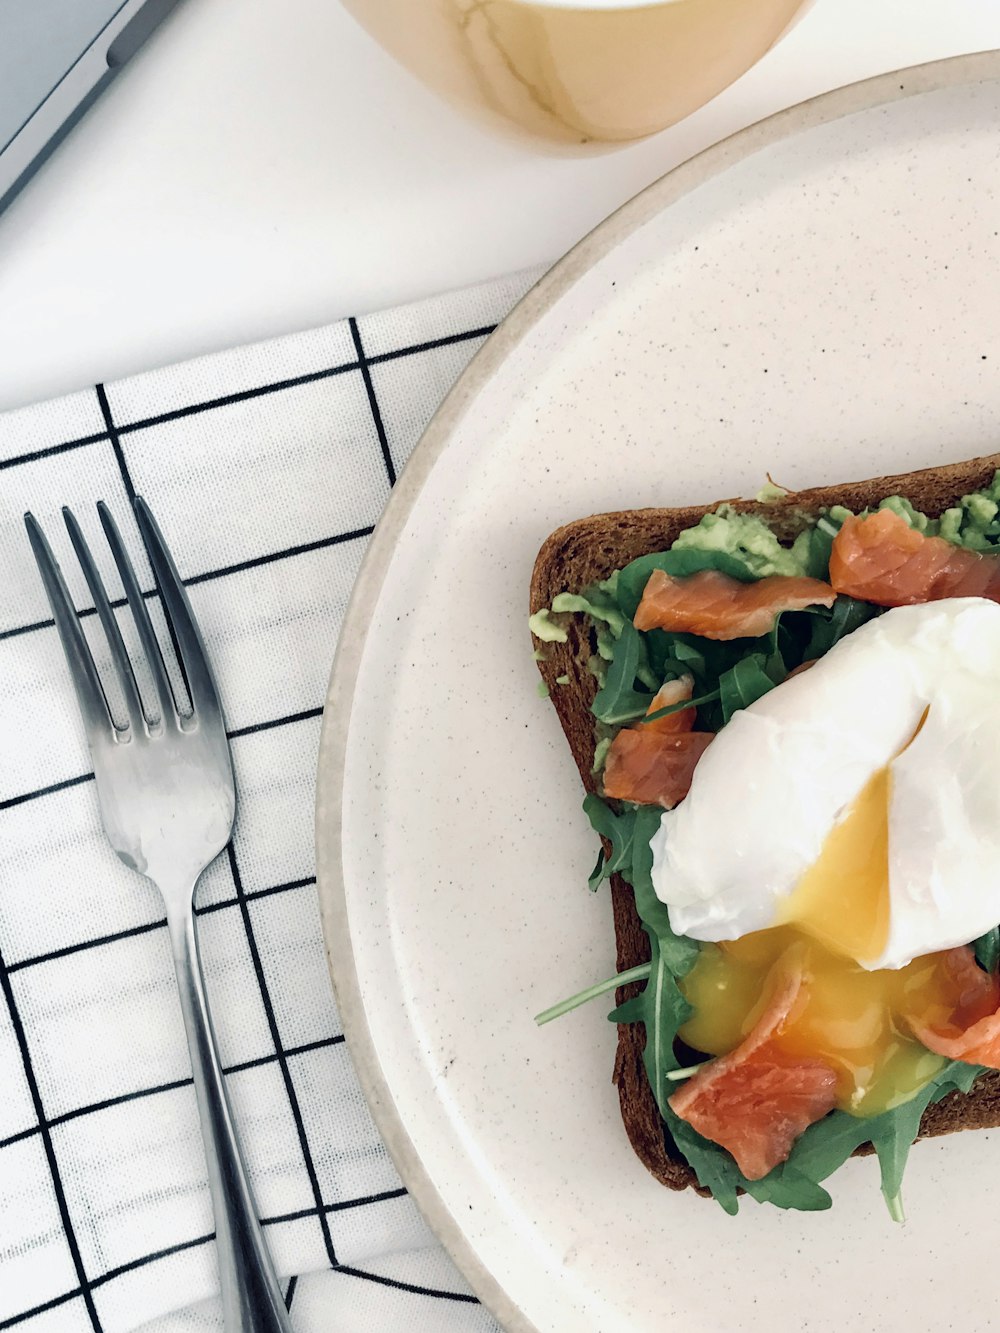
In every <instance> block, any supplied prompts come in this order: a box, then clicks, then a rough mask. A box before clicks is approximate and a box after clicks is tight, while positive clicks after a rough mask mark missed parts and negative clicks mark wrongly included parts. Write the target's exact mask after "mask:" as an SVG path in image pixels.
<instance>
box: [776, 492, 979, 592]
mask: <svg viewBox="0 0 1000 1333" xmlns="http://www.w3.org/2000/svg"><path fill="white" fill-rule="evenodd" d="M830 582H831V583H832V584H833V586H834V588H836V590H837V592H841V593H846V594H847V595H848V596H850V597H858V598H861V599H862V600H863V601H866V602H874V603H875V604H876V605H878V606H912V605H913V604H914V603H916V602H937V601H940V600H941V599H942V598H943V597H988V598H989V599H990V600H991V601H994V602H1000V559H998V558H997V557H996V556H993V555H980V554H979V553H978V552H977V551H966V550H964V549H963V548H962V547H961V546H953V545H952V544H951V542H947V541H945V540H944V538H943V537H927V536H925V535H924V534H923V533H922V532H917V530H916V529H915V528H911V527H910V525H909V524H908V523H907V521H906V519H905V518H901V517H900V516H899V514H896V513H893V511H892V510H891V509H880V510H878V512H877V513H874V514H868V515H867V516H866V517H864V518H857V517H855V516H854V515H852V516H851V517H850V518H847V519H845V520H844V523H843V526H842V527H841V529H840V531H839V532H838V533H837V535H836V537H835V538H834V539H833V549H832V551H831V552H830ZM751 586H753V585H751Z"/></svg>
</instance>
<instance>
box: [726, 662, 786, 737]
mask: <svg viewBox="0 0 1000 1333" xmlns="http://www.w3.org/2000/svg"><path fill="white" fill-rule="evenodd" d="M766 660H767V659H766V658H765V657H764V655H763V654H762V653H753V654H751V655H750V656H749V657H741V658H740V660H739V661H738V662H737V663H736V665H735V666H732V667H730V668H729V670H728V671H726V672H724V673H723V674H722V675H721V676H720V677H719V703H720V705H721V707H722V717H723V721H724V722H728V721H729V719H730V718H731V717H732V716H733V714H734V713H735V712H737V711H738V710H739V709H740V708H748V707H749V706H750V704H752V703H755V702H756V701H757V700H758V699H760V698H762V697H763V696H764V695H765V694H767V692H768V690H773V689H774V687H775V685H776V684H779V683H780V682H778V681H775V680H772V678H771V677H770V676H769V675H768V674H767V672H766V671H765V670H764V663H765V661H766Z"/></svg>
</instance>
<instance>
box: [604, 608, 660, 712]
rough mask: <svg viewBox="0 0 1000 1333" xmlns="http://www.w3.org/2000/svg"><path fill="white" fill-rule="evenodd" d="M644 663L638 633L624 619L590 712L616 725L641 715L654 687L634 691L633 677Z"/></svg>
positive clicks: (644, 651)
mask: <svg viewBox="0 0 1000 1333" xmlns="http://www.w3.org/2000/svg"><path fill="white" fill-rule="evenodd" d="M645 665H646V650H645V646H644V644H643V642H642V636H641V635H640V633H639V631H638V630H637V629H636V628H635V626H634V625H633V624H632V623H631V621H628V620H627V621H625V622H624V624H623V626H622V632H621V635H620V636H619V638H618V641H617V644H616V647H615V655H614V660H613V661H612V663H611V666H610V667H609V668H608V675H607V679H606V681H605V682H604V685H603V686H602V688H601V689H600V690H599V691H598V692H597V697H596V698H595V699H594V702H593V704H592V705H591V711H592V712H593V714H594V716H595V717H596V718H597V719H598V721H600V722H604V723H605V724H606V725H608V726H620V725H621V724H622V723H625V722H634V721H635V719H636V718H638V717H642V716H643V715H644V714H645V712H646V710H647V709H648V708H649V705H650V704H651V703H652V700H653V695H654V693H655V690H645V689H643V690H637V689H636V688H635V687H636V678H637V676H638V674H639V670H640V668H641V667H643V666H645Z"/></svg>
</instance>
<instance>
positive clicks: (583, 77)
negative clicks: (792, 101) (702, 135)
mask: <svg viewBox="0 0 1000 1333" xmlns="http://www.w3.org/2000/svg"><path fill="white" fill-rule="evenodd" d="M808 2H809V0H344V3H345V4H346V6H347V8H348V9H349V10H350V11H351V13H352V14H353V15H354V16H355V17H356V18H357V19H358V20H359V22H360V23H362V24H363V25H364V27H366V28H367V29H368V31H369V32H370V33H371V34H372V35H373V36H374V37H375V38H377V40H378V41H379V42H380V43H381V44H382V45H383V46H384V47H385V48H386V50H388V51H389V52H391V54H392V55H394V56H395V57H396V58H397V59H398V60H399V61H400V62H401V63H402V64H404V65H405V66H407V68H409V69H411V70H412V71H413V72H414V73H415V74H417V75H419V77H420V78H421V79H423V80H424V82H426V83H427V84H429V85H430V86H431V87H432V88H434V89H436V90H437V91H438V92H440V93H442V94H444V96H446V97H447V98H449V99H450V100H451V101H453V102H457V103H459V104H460V105H462V106H465V107H467V108H470V109H474V110H476V111H478V112H480V113H483V112H485V113H486V114H487V115H489V116H491V117H492V118H493V119H494V120H497V119H502V120H503V121H505V122H506V123H507V124H508V125H510V124H511V123H513V124H515V125H517V126H520V127H521V128H523V129H527V130H529V131H531V132H532V133H534V134H537V135H541V136H543V137H544V138H547V139H549V140H553V141H557V142H559V143H563V144H567V145H569V144H593V143H605V144H607V143H614V142H621V141H626V140H629V139H637V138H639V137H641V136H642V135H644V134H651V133H653V131H655V130H659V129H663V128H664V126H666V125H672V124H674V122H675V121H678V120H681V119H682V118H683V117H684V116H686V115H688V114H689V113H690V112H691V111H694V110H695V108H696V107H699V106H701V105H703V103H705V102H707V101H708V100H709V99H710V98H712V97H714V96H715V94H716V93H718V92H721V91H722V89H723V88H725V87H726V86H727V85H728V84H730V83H732V82H733V80H734V79H737V78H739V76H740V75H741V74H742V73H744V71H745V70H747V69H749V68H750V66H751V65H752V64H753V63H754V62H755V61H757V60H759V59H760V57H761V56H762V55H763V54H764V52H765V51H767V50H768V48H769V47H771V46H772V45H773V44H774V43H775V42H776V41H777V40H778V38H779V37H780V36H781V35H782V33H783V32H785V30H786V29H787V28H788V27H789V25H790V24H791V23H792V21H793V20H794V18H795V17H796V15H797V14H798V13H799V12H800V11H801V10H802V9H804V8H805V6H806V4H807V3H808Z"/></svg>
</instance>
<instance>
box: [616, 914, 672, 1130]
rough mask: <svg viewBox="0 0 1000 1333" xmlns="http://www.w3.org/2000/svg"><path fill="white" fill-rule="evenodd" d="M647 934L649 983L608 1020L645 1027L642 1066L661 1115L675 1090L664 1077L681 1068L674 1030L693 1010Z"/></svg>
mask: <svg viewBox="0 0 1000 1333" xmlns="http://www.w3.org/2000/svg"><path fill="white" fill-rule="evenodd" d="M646 934H647V935H648V936H649V945H650V950H651V954H650V960H649V980H648V981H647V982H646V984H645V986H644V987H643V988H642V990H641V991H640V992H639V994H638V995H634V996H633V997H632V998H631V999H630V1000H626V1001H625V1002H624V1003H623V1004H620V1005H619V1006H618V1007H617V1009H612V1011H611V1013H610V1014H608V1018H609V1020H610V1021H611V1022H612V1023H642V1024H643V1026H644V1027H645V1029H646V1044H645V1046H644V1047H643V1051H642V1063H643V1066H644V1068H645V1070H646V1077H647V1078H648V1079H649V1086H650V1087H651V1088H652V1090H653V1096H654V1097H655V1098H656V1104H657V1106H658V1107H659V1108H660V1112H661V1114H662V1112H663V1109H664V1108H665V1107H666V1106H667V1098H668V1097H669V1096H670V1094H671V1093H672V1092H674V1091H675V1088H674V1085H673V1084H672V1083H670V1082H669V1081H668V1080H667V1078H666V1075H667V1074H668V1073H669V1072H670V1070H672V1069H677V1068H679V1065H680V1062H679V1061H678V1059H677V1056H676V1055H675V1054H674V1041H675V1040H676V1037H677V1029H678V1028H679V1027H680V1026H681V1024H682V1023H684V1022H685V1021H686V1020H687V1019H688V1018H690V1017H691V1014H692V1013H693V1010H692V1008H691V1006H690V1004H688V1002H687V1000H686V999H685V998H684V996H683V995H682V994H681V990H680V987H679V986H678V985H677V981H676V978H675V977H674V974H673V973H672V972H671V970H670V967H669V966H668V964H667V960H666V958H665V957H664V955H663V953H662V952H661V950H660V944H659V940H658V939H657V936H656V932H655V931H652V930H649V929H647V930H646Z"/></svg>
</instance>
